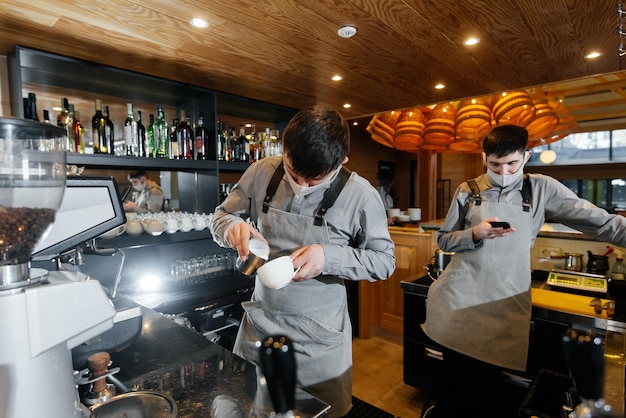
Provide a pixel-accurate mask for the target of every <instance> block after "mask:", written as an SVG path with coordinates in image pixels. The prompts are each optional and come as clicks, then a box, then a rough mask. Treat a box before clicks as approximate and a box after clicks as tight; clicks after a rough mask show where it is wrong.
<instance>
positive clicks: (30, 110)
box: [24, 93, 39, 122]
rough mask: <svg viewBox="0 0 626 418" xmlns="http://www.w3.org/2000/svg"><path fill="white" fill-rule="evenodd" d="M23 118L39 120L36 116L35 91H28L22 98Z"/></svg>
mask: <svg viewBox="0 0 626 418" xmlns="http://www.w3.org/2000/svg"><path fill="white" fill-rule="evenodd" d="M24 118H25V119H32V120H36V121H37V122H39V116H37V96H36V95H35V93H28V98H27V99H24Z"/></svg>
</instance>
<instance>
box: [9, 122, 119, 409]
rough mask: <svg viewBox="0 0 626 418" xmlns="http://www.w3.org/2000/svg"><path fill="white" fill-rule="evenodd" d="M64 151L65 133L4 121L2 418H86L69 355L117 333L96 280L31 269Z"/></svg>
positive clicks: (61, 182)
mask: <svg viewBox="0 0 626 418" xmlns="http://www.w3.org/2000/svg"><path fill="white" fill-rule="evenodd" d="M65 144H66V136H65V130H63V129H62V128H59V127H56V126H53V125H50V124H44V123H39V122H35V121H30V120H23V119H16V118H4V117H0V318H2V320H1V321H0V336H1V339H2V342H1V343H0V418H26V417H48V418H57V417H58V418H70V417H88V416H89V415H90V414H89V411H88V409H87V408H86V407H85V406H83V405H82V404H81V403H80V399H79V396H78V391H77V387H76V381H75V376H74V369H73V367H72V355H71V350H72V349H73V348H74V347H76V346H78V345H80V344H82V343H83V342H85V341H87V340H88V339H91V338H93V337H95V336H97V335H99V334H101V333H103V332H105V331H106V330H108V329H110V328H111V327H112V326H113V318H114V316H115V313H116V311H115V309H114V307H113V305H112V303H111V301H110V299H109V297H108V296H107V294H106V292H105V291H104V289H103V288H102V286H101V285H100V283H99V282H98V281H96V280H92V279H90V278H89V277H86V276H85V275H84V274H81V273H80V272H78V271H76V272H72V271H53V270H51V271H48V270H46V269H42V268H34V267H31V257H32V254H33V249H34V248H35V247H36V246H37V245H38V243H40V242H41V241H42V240H43V238H44V237H45V236H46V234H47V231H48V230H50V229H51V227H52V225H53V222H54V221H55V216H56V212H57V209H58V208H59V206H60V204H61V201H62V198H63V195H64V192H65V186H66V159H65ZM61 229H63V228H61Z"/></svg>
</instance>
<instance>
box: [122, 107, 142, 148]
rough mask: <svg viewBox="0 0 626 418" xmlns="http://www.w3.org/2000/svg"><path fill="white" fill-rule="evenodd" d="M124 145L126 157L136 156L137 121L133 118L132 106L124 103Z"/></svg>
mask: <svg viewBox="0 0 626 418" xmlns="http://www.w3.org/2000/svg"><path fill="white" fill-rule="evenodd" d="M124 144H125V146H126V155H128V156H137V155H139V154H138V151H139V150H138V141H137V121H136V120H135V117H134V116H133V104H132V103H126V119H125V120H124Z"/></svg>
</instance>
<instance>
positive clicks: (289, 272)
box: [256, 255, 300, 289]
mask: <svg viewBox="0 0 626 418" xmlns="http://www.w3.org/2000/svg"><path fill="white" fill-rule="evenodd" d="M298 270H300V268H299V267H298V268H297V269H296V268H294V266H293V260H292V259H291V257H289V256H288V255H284V256H282V257H278V258H275V259H273V260H272V261H268V262H267V263H265V264H263V265H262V266H261V267H259V268H258V270H257V271H256V275H257V277H258V278H259V280H260V281H261V283H263V286H265V287H269V288H270V289H281V288H283V287H285V286H287V285H288V284H289V283H291V279H293V276H295V275H296V273H297V272H298Z"/></svg>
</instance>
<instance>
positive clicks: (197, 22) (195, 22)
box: [189, 17, 209, 29]
mask: <svg viewBox="0 0 626 418" xmlns="http://www.w3.org/2000/svg"><path fill="white" fill-rule="evenodd" d="M189 24H190V25H191V26H193V27H194V28H199V29H206V28H208V27H209V22H208V21H207V20H205V19H202V18H199V17H194V18H193V19H191V20H190V21H189Z"/></svg>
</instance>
